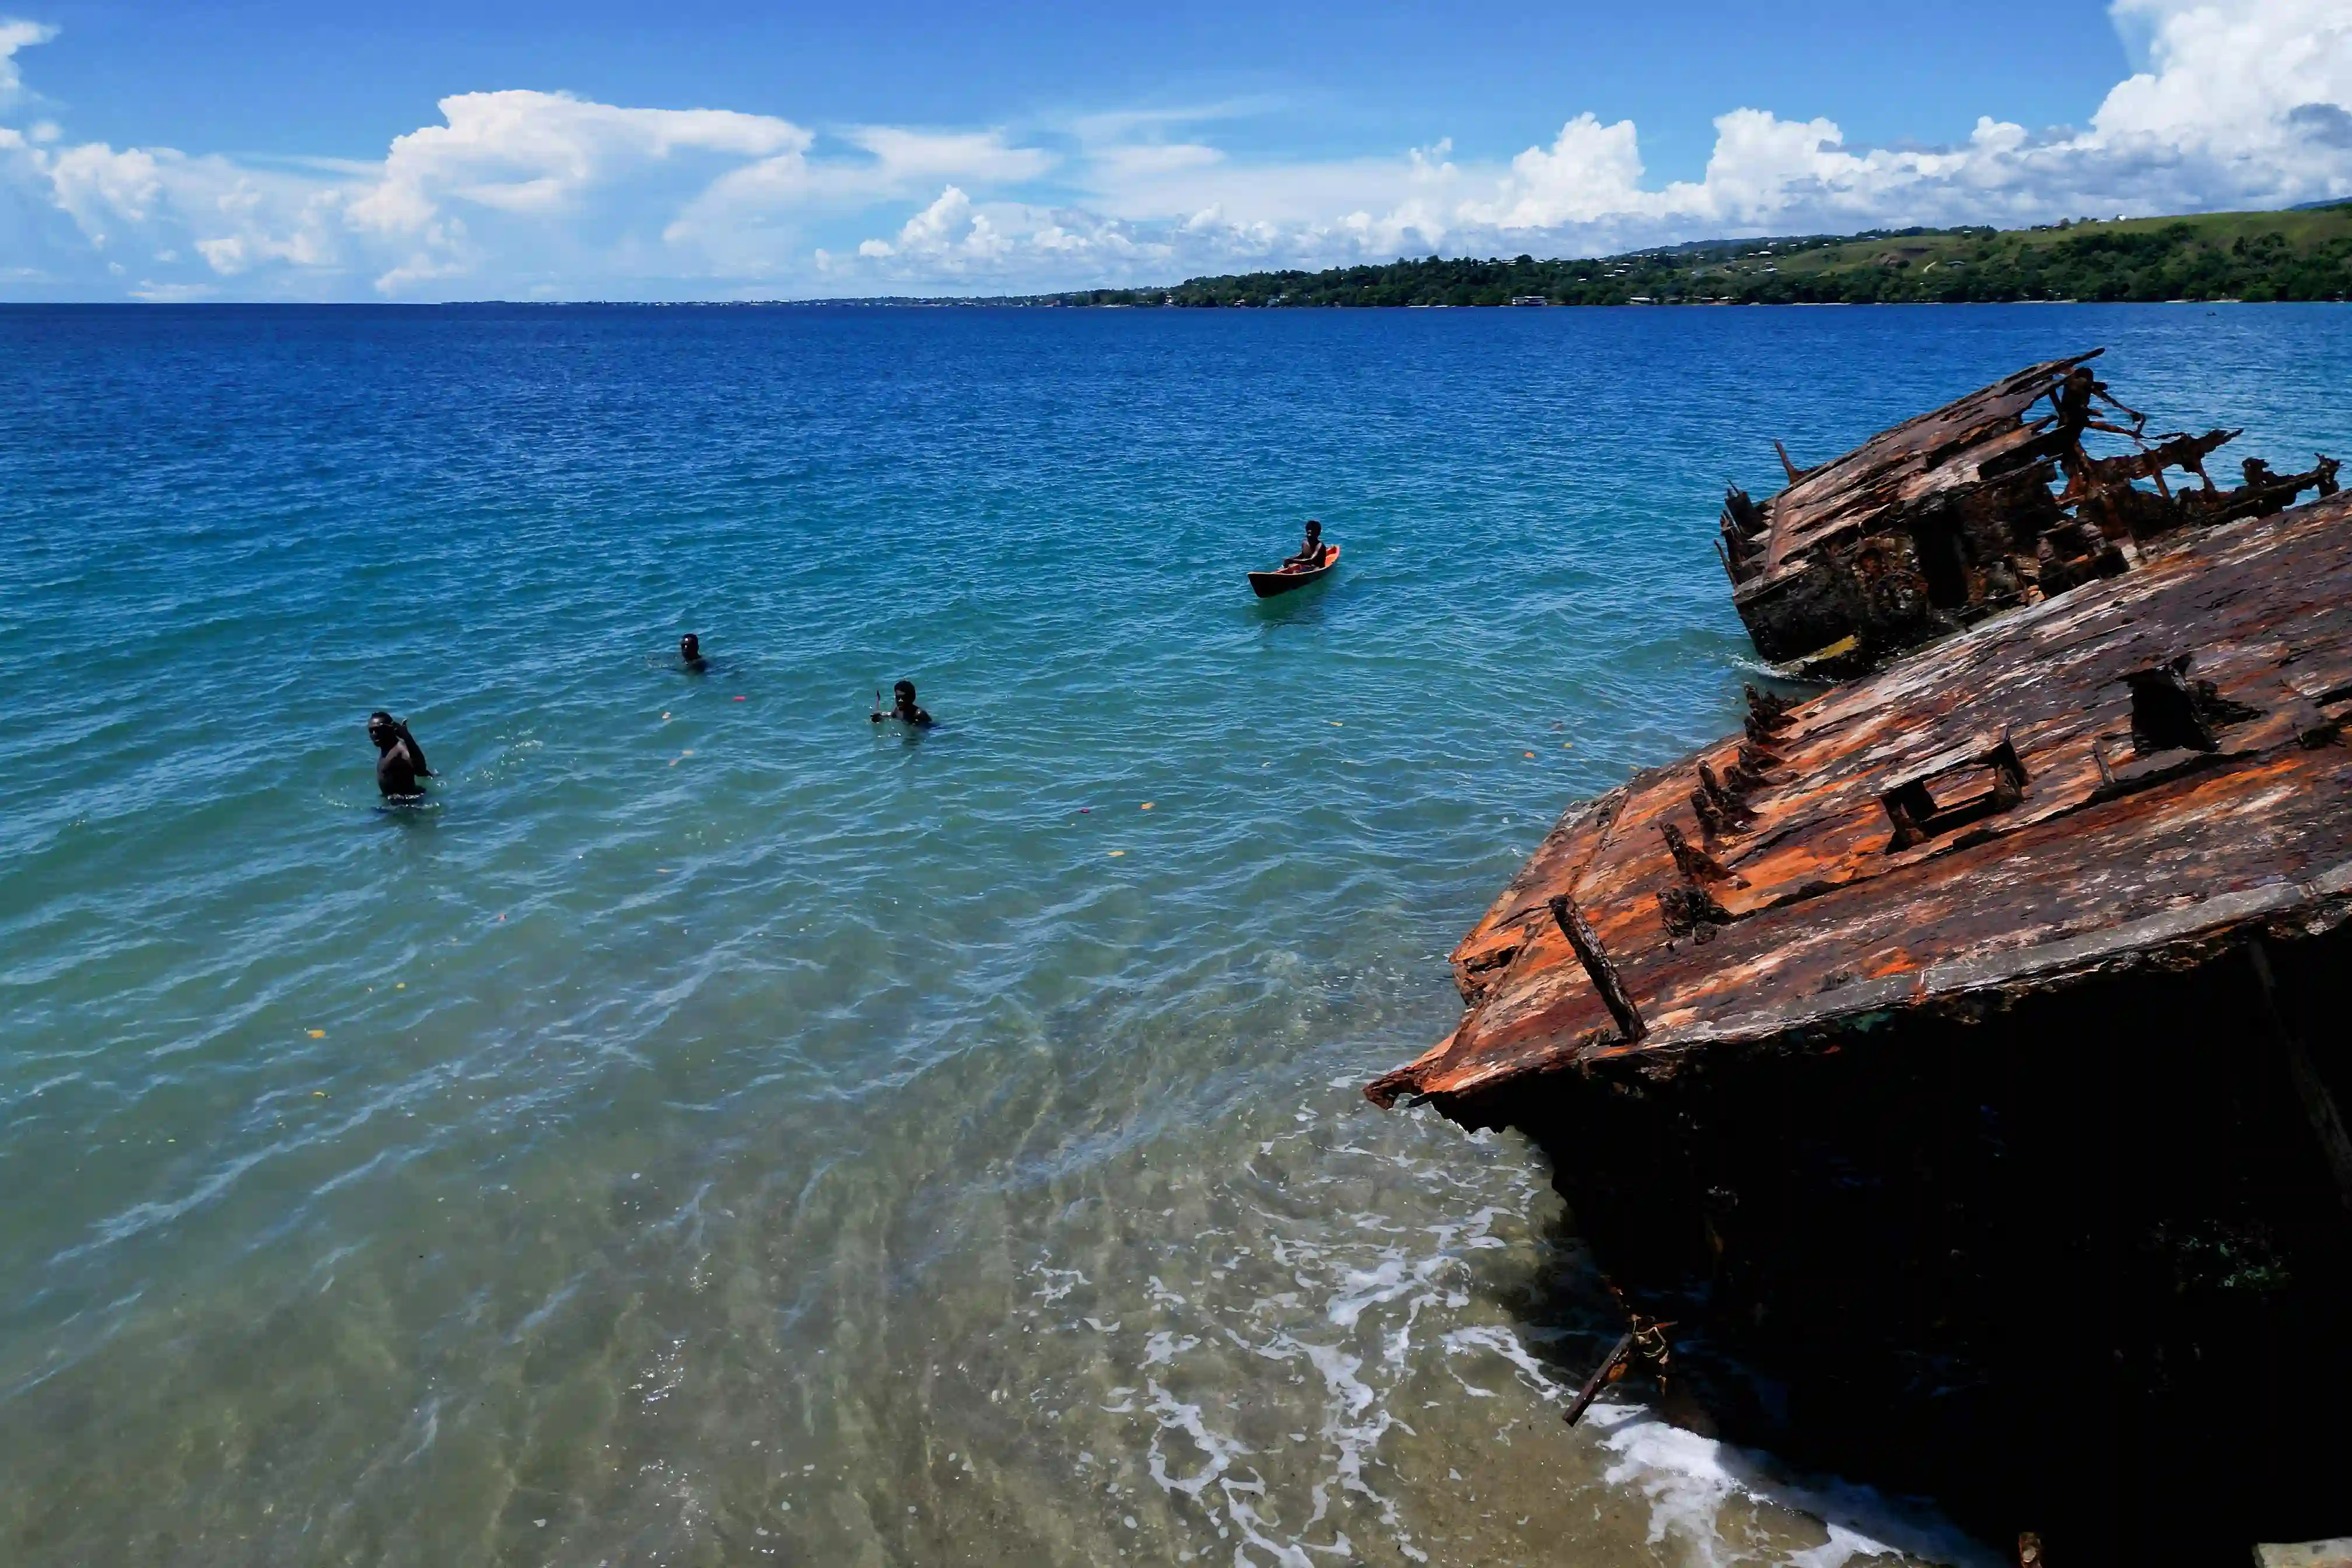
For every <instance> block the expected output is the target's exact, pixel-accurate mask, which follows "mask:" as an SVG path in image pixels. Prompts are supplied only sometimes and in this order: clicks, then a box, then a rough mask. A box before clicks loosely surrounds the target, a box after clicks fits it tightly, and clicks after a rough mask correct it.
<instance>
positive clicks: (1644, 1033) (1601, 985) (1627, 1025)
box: [1551, 893, 1650, 1045]
mask: <svg viewBox="0 0 2352 1568" xmlns="http://www.w3.org/2000/svg"><path fill="white" fill-rule="evenodd" d="M1551 918H1552V919H1553V920H1555V921H1559V930H1560V934H1561V935H1562V936H1565V937H1567V938H1568V945H1569V946H1570V947H1571V948H1573V949H1575V951H1576V961H1577V962H1578V963H1581V964H1582V965H1584V973H1586V974H1587V975H1589V976H1591V980H1592V988H1593V989H1594V990H1595V991H1598V992H1599V993H1601V1005H1602V1006H1604V1007H1606V1008H1608V1009H1609V1016H1611V1017H1612V1018H1614V1019H1615V1020H1617V1032H1618V1033H1619V1034H1620V1035H1622V1036H1623V1037H1625V1041H1626V1043H1627V1044H1628V1045H1633V1044H1637V1043H1639V1042H1640V1041H1642V1040H1643V1039H1645V1038H1647V1037H1648V1036H1649V1033H1650V1026H1648V1025H1647V1024H1644V1023H1643V1022H1642V1010H1641V1009H1640V1008H1639V1007H1636V1006H1635V1005H1633V996H1632V995H1631V994H1628V993H1627V992H1626V990H1625V982H1624V981H1623V980H1622V979H1620V978H1619V977H1618V974H1617V966H1616V965H1615V964H1613V963H1610V962H1609V950H1608V949H1607V948H1604V947H1602V946H1601V939H1600V938H1599V937H1598V936H1596V935H1594V934H1593V931H1592V927H1591V924H1590V923H1589V922H1588V921H1586V920H1585V918H1584V911H1583V910H1580V909H1578V908H1577V907H1576V900H1574V899H1571V898H1570V897H1569V896H1568V895H1567V894H1566V893H1560V894H1557V895H1555V896H1554V897H1553V899H1552V900H1551Z"/></svg>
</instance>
